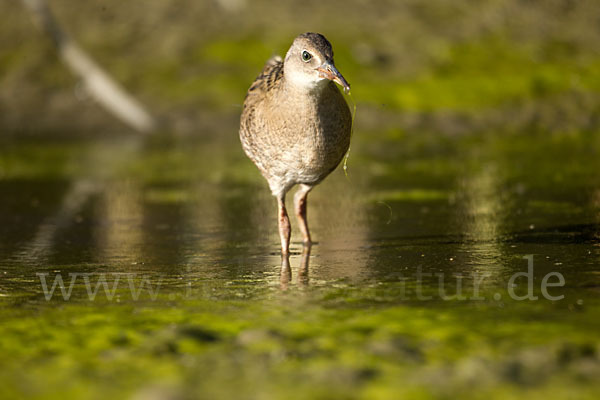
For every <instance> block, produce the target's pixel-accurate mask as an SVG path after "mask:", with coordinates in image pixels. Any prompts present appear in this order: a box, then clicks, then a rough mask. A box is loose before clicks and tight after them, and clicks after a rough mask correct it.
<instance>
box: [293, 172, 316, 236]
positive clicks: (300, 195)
mask: <svg viewBox="0 0 600 400" xmlns="http://www.w3.org/2000/svg"><path fill="white" fill-rule="evenodd" d="M312 188H313V187H312V186H308V185H304V184H301V185H300V189H298V191H297V192H296V194H295V195H294V205H295V207H296V217H298V226H299V227H300V231H301V232H302V240H303V241H304V245H305V246H310V245H311V244H312V242H311V240H310V232H309V231H308V221H307V219H306V202H307V196H308V192H310V191H311V190H312Z"/></svg>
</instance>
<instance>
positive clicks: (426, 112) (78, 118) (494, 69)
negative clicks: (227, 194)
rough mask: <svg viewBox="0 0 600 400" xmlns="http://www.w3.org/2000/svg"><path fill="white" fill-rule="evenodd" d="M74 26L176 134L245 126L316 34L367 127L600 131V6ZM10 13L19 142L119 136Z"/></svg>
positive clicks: (0, 50)
mask: <svg viewBox="0 0 600 400" xmlns="http://www.w3.org/2000/svg"><path fill="white" fill-rule="evenodd" d="M50 5H51V6H52V8H53V10H54V12H55V14H56V16H57V18H58V20H59V21H60V22H61V24H62V25H63V27H64V29H65V30H66V31H67V32H68V33H69V34H71V36H72V37H73V38H74V39H75V40H76V41H78V42H79V44H80V45H81V46H82V47H83V48H84V49H85V50H86V51H87V52H88V53H89V54H90V55H91V56H92V57H93V58H94V59H96V60H97V61H98V62H99V63H100V65H102V66H103V67H104V68H105V69H106V70H107V71H108V72H109V73H110V74H112V75H113V76H114V77H115V78H116V80H117V81H118V82H120V83H121V84H123V85H124V86H125V88H127V89H128V90H129V91H130V92H131V93H133V94H134V95H135V96H136V97H137V98H138V99H140V100H141V101H142V102H143V103H144V104H145V105H146V106H147V107H148V108H149V110H150V111H151V112H152V113H153V114H155V115H156V116H158V117H159V118H161V119H162V120H163V121H164V122H166V127H167V128H168V130H172V131H175V132H183V133H193V134H197V133H201V132H202V131H203V130H207V129H205V128H212V127H214V126H219V127H221V128H222V129H221V130H222V131H223V132H230V131H231V130H234V129H235V128H237V118H238V115H239V111H240V105H241V103H242V101H243V97H244V94H245V90H246V89H247V87H248V86H249V84H250V83H251V81H252V80H253V79H254V77H255V76H256V75H257V74H258V72H259V71H260V69H261V68H262V65H263V63H264V62H265V60H266V59H268V58H269V57H270V56H272V55H273V54H284V53H285V52H286V51H287V48H288V46H289V44H290V43H291V41H292V40H293V38H294V37H295V36H296V35H297V34H299V33H300V32H305V31H317V32H321V33H323V34H325V35H326V36H327V37H328V38H329V39H330V41H331V42H332V43H333V44H334V50H335V58H336V63H337V65H338V66H339V68H340V69H341V71H342V73H343V74H344V75H345V76H346V77H347V79H348V80H349V81H350V83H351V84H352V88H353V90H352V92H353V95H354V98H355V100H356V101H357V103H358V104H359V105H360V118H359V119H358V120H357V124H358V125H357V126H358V127H359V128H360V129H365V130H369V129H371V128H373V127H376V128H377V129H378V130H381V128H382V126H381V125H382V124H383V125H384V127H385V126H387V127H388V128H390V129H392V127H393V129H404V130H423V129H427V130H435V131H436V132H442V133H444V132H447V133H450V134H454V133H464V132H469V131H481V130H497V129H500V130H507V131H515V130H524V129H536V130H540V129H542V130H546V131H561V132H564V131H569V130H581V129H593V128H594V127H595V126H597V124H598V116H597V115H598V113H596V112H595V111H596V110H597V108H598V104H599V99H598V95H597V92H598V91H599V90H600V46H598V43H600V29H599V28H598V19H599V18H600V5H599V4H598V2H596V1H571V0H548V1H524V0H486V1H470V0H456V1H445V0H431V1H419V0H405V1H379V0H378V1H358V0H356V1H354V0H351V1H327V2H323V1H313V0H307V1H302V2H276V1H262V0H256V1H248V0H219V1H218V0H212V1H196V2H181V1H168V0H165V1H160V2H152V3H150V2H147V1H142V0H131V1H127V2H120V1H116V0H114V1H113V0H105V1H88V2H70V1H62V0H56V1H51V2H50ZM0 12H1V13H2V15H3V17H4V18H3V19H4V22H3V23H2V25H1V26H0V79H1V86H0V118H1V120H0V124H1V127H2V130H3V133H4V134H7V133H9V134H10V133H16V132H19V133H20V134H23V133H35V132H39V131H40V130H43V131H56V132H61V133H64V132H66V131H69V130H70V131H77V132H78V135H80V134H81V131H82V130H84V131H85V132H86V133H90V132H94V131H114V130H116V129H118V127H119V125H118V123H115V122H114V121H113V120H111V119H110V118H106V114H105V113H104V112H103V111H101V110H99V108H98V107H96V106H94V105H93V104H91V102H90V100H89V99H88V98H87V97H86V95H85V93H84V91H83V90H81V87H80V86H78V82H77V79H76V78H74V77H73V76H72V75H71V74H70V73H69V72H68V71H67V70H66V68H65V67H64V66H63V65H61V63H60V61H59V58H58V57H57V55H56V53H55V51H54V49H53V47H52V45H51V43H50V42H49V41H48V40H46V39H45V38H44V37H43V35H42V34H41V33H40V32H38V31H37V30H36V29H35V27H34V26H33V25H32V23H31V18H30V15H28V13H27V11H26V9H25V8H24V7H23V6H22V4H21V2H19V1H10V2H3V3H2V4H1V5H0Z"/></svg>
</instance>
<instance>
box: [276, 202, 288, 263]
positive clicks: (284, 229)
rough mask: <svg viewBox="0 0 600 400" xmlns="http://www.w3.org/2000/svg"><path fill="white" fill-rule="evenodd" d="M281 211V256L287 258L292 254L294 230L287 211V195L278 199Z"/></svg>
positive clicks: (278, 206)
mask: <svg viewBox="0 0 600 400" xmlns="http://www.w3.org/2000/svg"><path fill="white" fill-rule="evenodd" d="M277 208H278V211H279V238H280V239H281V254H283V255H284V256H287V255H288V254H289V252H290V235H291V232H292V228H291V226H290V219H289V217H288V213H287V210H286V209H285V194H283V195H281V196H278V197H277Z"/></svg>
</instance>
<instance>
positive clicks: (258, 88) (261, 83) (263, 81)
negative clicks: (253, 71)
mask: <svg viewBox="0 0 600 400" xmlns="http://www.w3.org/2000/svg"><path fill="white" fill-rule="evenodd" d="M282 78H283V60H282V59H281V57H279V56H275V57H271V58H270V59H269V61H267V63H266V64H265V66H264V67H263V70H262V71H261V73H260V75H259V76H258V77H257V78H256V79H255V80H254V82H253V83H252V85H250V89H248V94H247V96H250V95H252V94H253V92H267V91H269V90H271V89H273V88H274V87H275V86H277V85H278V84H279V83H280V82H281V80H282Z"/></svg>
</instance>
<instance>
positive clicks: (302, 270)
mask: <svg viewBox="0 0 600 400" xmlns="http://www.w3.org/2000/svg"><path fill="white" fill-rule="evenodd" d="M310 250H311V245H304V247H302V256H301V258H300V267H299V268H298V286H308V265H309V263H310V261H309V260H310ZM291 281H292V269H291V267H290V255H289V253H288V254H287V255H284V256H281V277H280V283H281V290H287V289H288V287H289V284H290V282H291Z"/></svg>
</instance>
